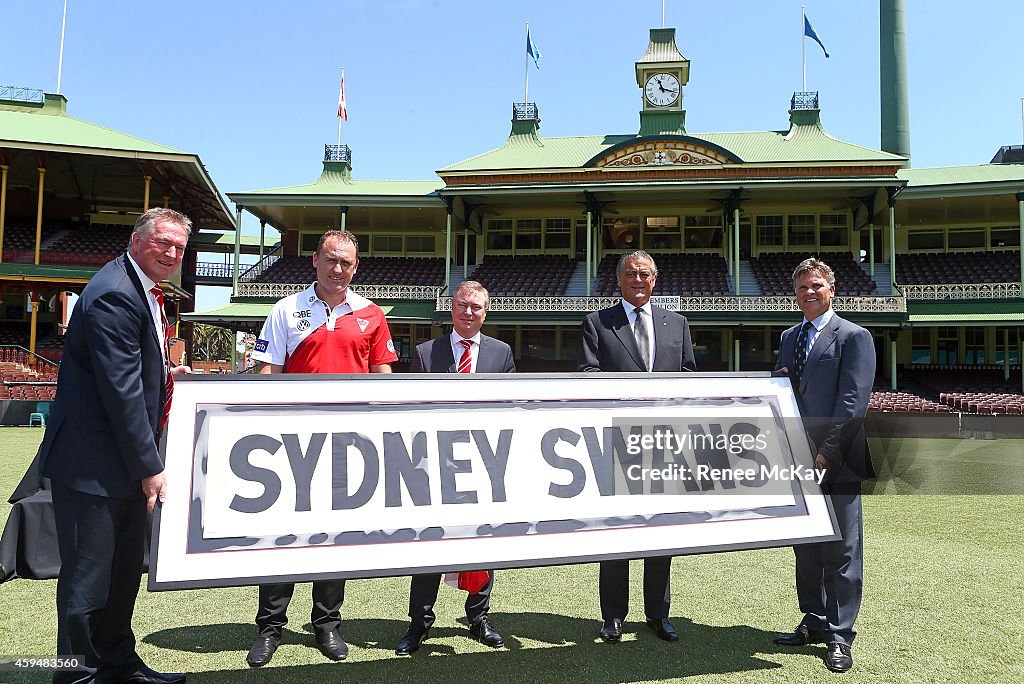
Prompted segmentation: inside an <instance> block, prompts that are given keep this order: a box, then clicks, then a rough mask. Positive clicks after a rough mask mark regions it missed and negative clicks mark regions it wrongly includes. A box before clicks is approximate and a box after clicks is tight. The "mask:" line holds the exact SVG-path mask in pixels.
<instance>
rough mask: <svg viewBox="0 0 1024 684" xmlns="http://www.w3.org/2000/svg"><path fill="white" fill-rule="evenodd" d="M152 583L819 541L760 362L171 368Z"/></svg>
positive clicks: (792, 431) (819, 524) (786, 410)
mask: <svg viewBox="0 0 1024 684" xmlns="http://www.w3.org/2000/svg"><path fill="white" fill-rule="evenodd" d="M164 454H165V458H166V471H165V472H166V476H167V481H168V485H169V494H168V497H167V500H166V502H165V503H163V505H162V506H161V507H159V509H158V512H157V519H156V522H157V524H156V531H155V534H154V535H153V546H152V549H151V553H150V559H151V562H150V572H149V588H150V589H151V590H161V589H177V588H192V587H212V586H230V585H242V584H257V583H263V582H274V581H304V580H310V579H322V578H330V577H349V578H356V577H380V576H388V575H407V574H415V573H422V572H442V571H455V570H465V569H493V568H505V567H526V566H536V565H553V564H561V563H580V562H592V561H597V560H605V559H612V558H636V557H643V556H655V555H659V556H660V555H678V554H689V553H703V552H710V551H727V550H734V549H749V548H758V547H766V546H781V545H790V544H798V543H803V542H812V541H829V540H834V539H836V538H838V537H837V534H836V526H835V518H834V515H833V513H832V510H831V508H830V504H829V502H828V499H827V497H823V496H821V492H820V488H819V484H820V476H821V474H820V473H818V472H817V471H815V470H814V469H813V455H812V454H811V450H810V447H809V445H808V442H807V438H806V436H805V434H804V431H803V427H802V425H801V422H800V420H799V413H798V409H797V404H796V400H795V398H794V395H793V391H792V389H791V387H790V384H789V380H788V379H786V378H774V377H771V376H770V375H769V374H767V373H754V374H750V373H747V374H741V373H724V374H709V373H656V374H633V373H590V374H579V373H565V374H536V375H534V374H517V375H486V374H473V375H462V376H458V375H444V374H433V375H412V374H406V375H257V376H227V377H225V376H185V377H183V378H182V379H181V381H179V382H176V383H175V390H174V403H173V406H172V410H171V415H170V422H169V424H168V430H167V433H166V440H165V443H164Z"/></svg>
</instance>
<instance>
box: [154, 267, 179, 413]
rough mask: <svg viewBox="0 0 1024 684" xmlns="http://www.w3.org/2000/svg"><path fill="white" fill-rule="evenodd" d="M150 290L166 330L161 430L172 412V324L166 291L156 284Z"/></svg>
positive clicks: (161, 322)
mask: <svg viewBox="0 0 1024 684" xmlns="http://www.w3.org/2000/svg"><path fill="white" fill-rule="evenodd" d="M150 292H151V293H152V295H153V296H154V297H156V308H158V309H159V310H160V324H161V325H162V326H163V331H164V412H163V415H162V416H161V417H160V427H159V429H160V430H163V429H164V425H166V424H167V416H169V415H170V414H171V396H172V395H173V394H174V376H173V375H171V345H170V342H169V340H170V336H171V326H170V325H168V323H167V313H166V312H165V311H164V291H163V290H161V289H160V287H159V286H154V287H153V288H152V289H150Z"/></svg>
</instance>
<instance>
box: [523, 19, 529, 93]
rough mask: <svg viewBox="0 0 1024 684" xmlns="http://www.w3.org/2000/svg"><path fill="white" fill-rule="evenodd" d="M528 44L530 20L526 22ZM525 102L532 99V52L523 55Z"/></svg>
mask: <svg viewBox="0 0 1024 684" xmlns="http://www.w3.org/2000/svg"><path fill="white" fill-rule="evenodd" d="M526 46H527V48H529V46H530V22H526ZM523 83H524V84H525V85H524V86H523V102H524V103H526V102H529V101H530V52H529V50H527V51H526V53H525V54H524V55H523Z"/></svg>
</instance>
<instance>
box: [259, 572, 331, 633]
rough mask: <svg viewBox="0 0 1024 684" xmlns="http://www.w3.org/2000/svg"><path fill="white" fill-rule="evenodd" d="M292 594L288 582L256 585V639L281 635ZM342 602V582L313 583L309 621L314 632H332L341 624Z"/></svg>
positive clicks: (293, 586) (293, 588)
mask: <svg viewBox="0 0 1024 684" xmlns="http://www.w3.org/2000/svg"><path fill="white" fill-rule="evenodd" d="M294 592H295V585H294V584H293V583H291V582H282V583H277V584H261V585H260V606H259V610H258V611H257V613H256V626H257V627H259V629H260V636H277V637H280V636H281V630H282V629H284V626H285V625H287V624H288V604H289V603H290V602H291V600H292V594H293V593H294ZM344 602H345V580H343V579H342V580H320V581H316V582H313V609H312V610H311V611H310V615H309V621H310V622H311V623H312V625H313V629H314V631H316V632H317V633H326V632H333V631H334V630H336V629H338V627H339V626H340V625H341V604H343V603H344Z"/></svg>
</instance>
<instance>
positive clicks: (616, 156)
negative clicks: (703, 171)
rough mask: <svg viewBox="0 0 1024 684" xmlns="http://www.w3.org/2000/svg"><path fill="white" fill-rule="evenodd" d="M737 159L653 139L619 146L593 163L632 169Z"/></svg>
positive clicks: (698, 146) (708, 149) (697, 146)
mask: <svg viewBox="0 0 1024 684" xmlns="http://www.w3.org/2000/svg"><path fill="white" fill-rule="evenodd" d="M734 161H737V160H736V159H733V158H732V157H730V155H728V154H725V153H723V152H722V151H719V150H716V149H713V148H711V147H708V146H706V145H701V144H699V143H694V142H687V141H682V140H651V141H645V142H637V143H633V144H629V145H624V146H621V147H620V146H616V148H615V149H613V150H611V151H610V152H608V153H606V154H605V155H604V156H603V157H600V158H598V159H596V160H594V163H593V166H596V167H605V168H615V167H619V168H633V167H637V166H661V167H666V166H707V165H716V166H717V165H721V164H727V163H730V162H734Z"/></svg>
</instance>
